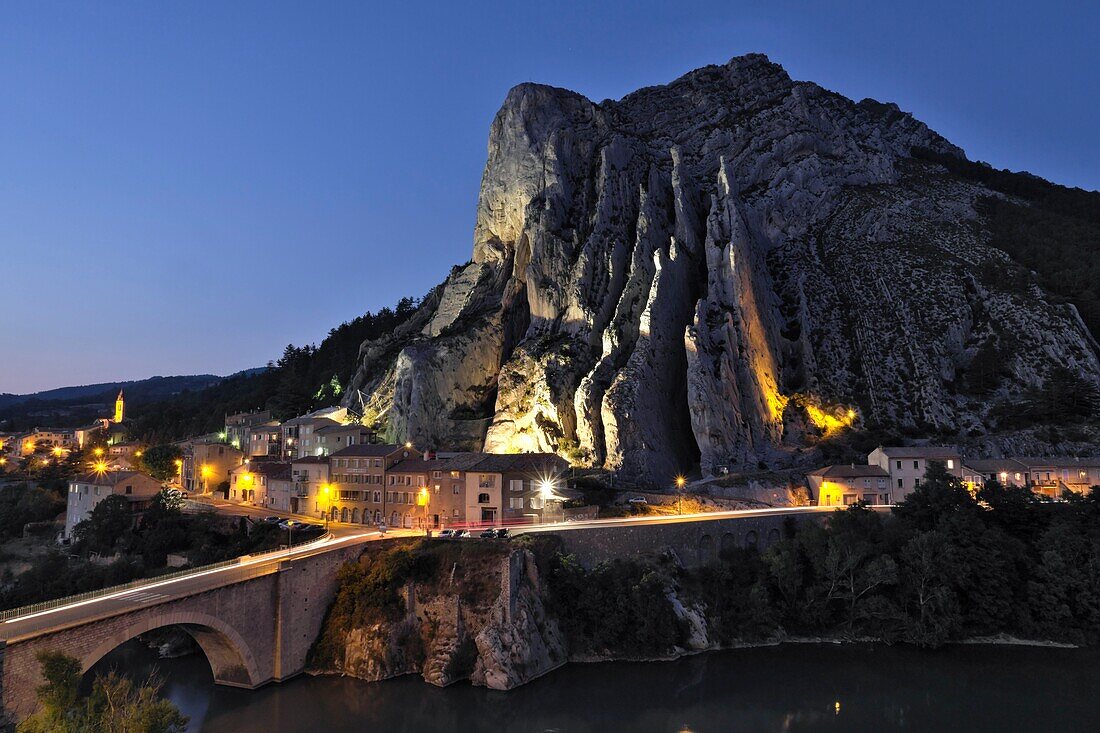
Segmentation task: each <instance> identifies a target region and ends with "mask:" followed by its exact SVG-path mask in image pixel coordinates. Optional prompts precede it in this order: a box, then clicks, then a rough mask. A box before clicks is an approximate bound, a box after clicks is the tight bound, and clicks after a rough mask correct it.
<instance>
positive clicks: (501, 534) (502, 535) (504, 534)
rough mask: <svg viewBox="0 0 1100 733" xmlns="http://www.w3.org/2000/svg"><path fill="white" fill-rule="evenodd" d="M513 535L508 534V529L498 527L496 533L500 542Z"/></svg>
mask: <svg viewBox="0 0 1100 733" xmlns="http://www.w3.org/2000/svg"><path fill="white" fill-rule="evenodd" d="M510 536H511V535H510V534H509V533H508V528H507V527H498V528H497V531H496V538H497V539H498V540H504V539H508V537H510Z"/></svg>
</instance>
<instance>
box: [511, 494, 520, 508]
mask: <svg viewBox="0 0 1100 733" xmlns="http://www.w3.org/2000/svg"><path fill="white" fill-rule="evenodd" d="M508 508H509V509H522V508H523V497H520V496H513V497H512V498H511V499H509V500H508Z"/></svg>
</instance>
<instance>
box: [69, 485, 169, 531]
mask: <svg viewBox="0 0 1100 733" xmlns="http://www.w3.org/2000/svg"><path fill="white" fill-rule="evenodd" d="M160 490H161V485H160V482H159V481H157V480H156V479H154V478H152V477H150V476H146V475H145V474H143V473H138V472H137V471H103V472H92V473H85V474H80V475H77V476H75V477H73V479H72V481H71V482H70V483H69V493H68V496H67V497H66V506H65V534H64V537H65V538H66V539H69V538H71V537H72V534H73V528H74V527H75V526H76V525H77V524H79V523H80V522H82V521H84V520H85V519H87V518H88V517H89V516H90V515H91V513H92V509H94V508H95V507H96V505H97V504H99V502H101V501H103V500H104V499H106V498H107V497H108V496H116V495H117V496H122V497H125V498H126V500H127V501H128V502H129V506H130V512H131V513H132V514H133V517H134V521H135V522H136V521H137V519H138V517H140V516H141V514H142V513H144V512H145V510H146V509H147V508H148V507H149V503H150V501H151V500H152V498H153V497H154V496H156V495H157V493H158V492H159V491H160Z"/></svg>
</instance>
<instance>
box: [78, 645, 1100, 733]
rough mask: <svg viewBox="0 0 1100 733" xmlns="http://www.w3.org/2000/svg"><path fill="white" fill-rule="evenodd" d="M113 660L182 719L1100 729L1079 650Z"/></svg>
mask: <svg viewBox="0 0 1100 733" xmlns="http://www.w3.org/2000/svg"><path fill="white" fill-rule="evenodd" d="M111 666H114V667H116V668H118V669H120V670H123V671H125V672H126V673H127V674H131V675H144V674H147V673H148V671H150V670H151V669H152V668H153V667H156V668H158V671H159V673H160V675H161V677H162V678H164V679H165V680H166V687H165V693H166V694H167V696H168V697H169V698H170V699H171V700H173V701H174V702H175V703H176V704H177V705H178V706H179V707H180V708H181V709H182V710H183V712H184V713H185V714H187V715H189V716H190V718H191V725H190V726H189V728H188V731H189V732H190V733H197V732H198V731H203V733H350V732H351V731H356V732H357V733H358V732H359V731H387V732H388V733H397V732H404V731H408V732H409V733H434V732H436V731H507V732H508V733H512V732H519V733H522V732H526V731H531V732H539V731H561V732H562V733H573V732H580V731H653V732H655V733H657V732H659V733H676V732H677V731H684V730H688V731H696V732H697V733H710V732H712V731H736V732H737V733H749V732H756V731H768V732H772V731H867V732H868V733H870V732H875V733H878V732H881V731H928V732H929V733H940V732H941V731H943V732H946V731H967V732H968V733H987V732H988V733H1005V732H1007V731H1036V732H1054V731H1100V699H1098V693H1100V653H1098V652H1096V651H1093V650H1076V649H1049V648H1035V647H1020V646H956V647H951V648H948V649H943V650H939V651H934V652H929V651H918V650H915V649H908V648H899V647H885V646H878V645H836V644H788V645H782V646H778V647H765V648H757V649H741V650H732V651H722V652H713V653H709V654H701V655H697V656H694V657H689V658H686V659H681V660H679V661H675V662H650V663H628V662H608V663H601V664H574V665H569V666H566V667H564V668H562V669H559V670H557V671H555V672H552V673H551V674H549V675H547V676H546V677H543V678H541V679H539V680H536V681H535V682H533V683H531V684H529V685H526V686H524V687H522V688H519V689H517V690H513V691H511V692H507V693H502V692H493V691H489V690H485V689H482V688H475V687H472V686H470V685H467V684H459V685H455V686H452V687H450V688H447V689H439V688H436V687H433V686H431V685H428V684H426V683H424V682H423V681H421V680H420V679H419V678H417V677H404V678H401V679H395V680H388V681H386V682H376V683H366V682H360V681H357V680H352V679H346V678H339V677H308V676H303V677H300V678H297V679H294V680H292V681H290V682H287V683H285V684H282V685H271V686H268V687H265V688H263V689H261V690H256V691H245V690H234V689H229V688H223V687H215V686H214V684H213V680H212V678H211V675H210V669H209V667H208V666H207V664H206V661H205V659H204V658H203V657H201V656H190V657H184V658H181V659H171V660H158V659H157V658H156V656H155V654H154V653H153V652H152V651H150V650H149V649H148V648H146V647H144V646H142V645H140V644H139V643H137V642H131V643H130V644H128V645H126V646H124V647H120V648H119V649H118V650H116V651H115V652H114V653H113V654H112V655H110V656H109V657H108V658H106V659H105V660H104V661H103V663H101V665H100V666H98V667H97V669H105V668H107V667H111ZM837 703H839V707H838V705H837Z"/></svg>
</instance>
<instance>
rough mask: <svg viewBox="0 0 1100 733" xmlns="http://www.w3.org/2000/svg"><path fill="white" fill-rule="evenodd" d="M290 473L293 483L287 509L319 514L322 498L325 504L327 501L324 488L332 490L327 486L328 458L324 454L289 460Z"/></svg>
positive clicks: (295, 511)
mask: <svg viewBox="0 0 1100 733" xmlns="http://www.w3.org/2000/svg"><path fill="white" fill-rule="evenodd" d="M290 474H291V479H292V482H293V484H294V485H293V490H292V493H291V495H290V509H289V511H291V512H294V513H296V514H313V515H317V516H320V515H321V512H322V511H323V508H322V505H321V501H322V499H324V500H325V502H326V506H327V501H328V499H327V497H325V490H326V489H328V491H329V492H331V491H332V489H331V487H330V486H329V459H328V458H327V457H325V456H305V457H304V458H295V459H294V460H292V461H291V462H290Z"/></svg>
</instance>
